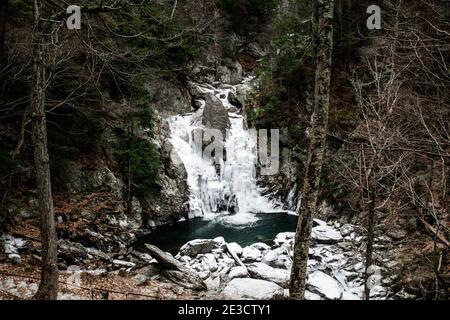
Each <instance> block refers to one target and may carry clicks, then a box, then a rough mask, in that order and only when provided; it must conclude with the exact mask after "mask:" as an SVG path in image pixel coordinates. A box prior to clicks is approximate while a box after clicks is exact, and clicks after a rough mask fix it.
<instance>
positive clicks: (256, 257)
mask: <svg viewBox="0 0 450 320" xmlns="http://www.w3.org/2000/svg"><path fill="white" fill-rule="evenodd" d="M261 259H262V254H261V251H259V250H258V249H255V248H253V247H250V246H249V247H245V248H244V249H242V262H259V261H261Z"/></svg>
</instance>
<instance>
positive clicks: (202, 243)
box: [180, 239, 216, 257]
mask: <svg viewBox="0 0 450 320" xmlns="http://www.w3.org/2000/svg"><path fill="white" fill-rule="evenodd" d="M215 244H216V242H215V241H214V240H212V239H196V240H192V241H189V242H188V243H186V244H185V245H183V246H182V247H181V249H180V255H182V256H190V257H195V256H197V255H199V254H202V253H211V251H212V249H213V248H214V245H215Z"/></svg>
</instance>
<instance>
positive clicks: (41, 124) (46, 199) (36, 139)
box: [31, 0, 58, 300]
mask: <svg viewBox="0 0 450 320" xmlns="http://www.w3.org/2000/svg"><path fill="white" fill-rule="evenodd" d="M41 14H42V2H41V1H40V0H34V30H33V79H32V83H31V112H32V123H33V132H32V139H33V146H34V166H35V171H36V186H37V191H38V210H39V217H40V231H41V244H42V253H41V254H42V266H41V282H40V285H39V289H38V291H37V293H36V295H35V297H34V298H35V299H39V300H44V299H45V300H55V299H56V298H57V294H58V267H57V239H56V231H55V219H54V211H53V197H52V190H51V182H50V161H49V155H48V147H47V125H46V118H45V88H46V71H45V61H44V53H45V50H46V49H45V45H44V39H43V37H44V35H43V32H42V26H41Z"/></svg>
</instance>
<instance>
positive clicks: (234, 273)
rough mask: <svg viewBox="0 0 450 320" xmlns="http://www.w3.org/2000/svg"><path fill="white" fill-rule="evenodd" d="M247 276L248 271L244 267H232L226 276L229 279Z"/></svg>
mask: <svg viewBox="0 0 450 320" xmlns="http://www.w3.org/2000/svg"><path fill="white" fill-rule="evenodd" d="M247 277H248V271H247V269H246V268H245V267H241V266H238V267H234V268H232V269H231V270H230V273H229V274H228V278H229V279H230V280H233V279H235V278H247Z"/></svg>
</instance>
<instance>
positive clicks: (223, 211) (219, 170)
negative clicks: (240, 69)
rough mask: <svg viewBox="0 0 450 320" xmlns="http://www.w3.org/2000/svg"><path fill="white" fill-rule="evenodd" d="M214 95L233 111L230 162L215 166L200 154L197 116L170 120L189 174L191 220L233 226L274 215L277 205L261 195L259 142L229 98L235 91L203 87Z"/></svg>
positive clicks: (228, 150) (227, 143)
mask: <svg viewBox="0 0 450 320" xmlns="http://www.w3.org/2000/svg"><path fill="white" fill-rule="evenodd" d="M199 88H201V89H203V90H204V91H205V92H208V93H214V94H215V95H216V96H217V97H218V98H219V99H220V100H221V101H222V104H223V105H224V107H225V108H226V109H227V110H229V117H230V121H231V127H230V129H229V130H227V137H226V141H225V144H224V148H225V150H226V159H225V161H221V162H220V163H216V164H215V165H214V164H211V163H210V162H208V161H207V160H205V159H203V158H202V155H201V152H198V150H196V148H195V145H194V143H193V134H192V132H193V131H194V130H195V129H198V128H199V127H198V124H197V125H194V124H193V117H194V115H193V114H187V115H178V116H175V117H173V118H170V119H169V124H170V129H171V133H172V137H171V142H172V144H173V146H174V150H175V151H176V152H177V153H178V156H179V157H180V159H181V161H182V162H183V164H184V166H185V168H186V171H187V176H188V177H187V183H188V186H189V191H190V199H189V207H190V213H189V217H190V218H194V217H203V218H205V219H217V220H219V221H221V222H224V223H227V224H233V225H246V224H249V223H252V222H254V221H256V220H257V216H256V215H255V214H256V213H264V212H274V211H276V209H274V208H275V207H276V204H275V203H273V202H272V201H271V200H270V199H269V198H268V197H266V196H263V195H262V194H261V189H260V188H259V187H258V185H257V178H256V166H257V156H256V141H255V138H254V137H253V136H252V135H251V134H250V132H249V131H248V130H247V129H246V126H245V124H244V118H243V117H242V115H239V114H238V113H236V112H233V111H234V110H233V107H232V105H231V104H230V103H229V101H228V99H227V97H228V93H229V92H230V91H235V88H234V87H231V86H226V87H225V88H219V89H215V88H211V87H210V86H208V87H205V86H201V87H199Z"/></svg>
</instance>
